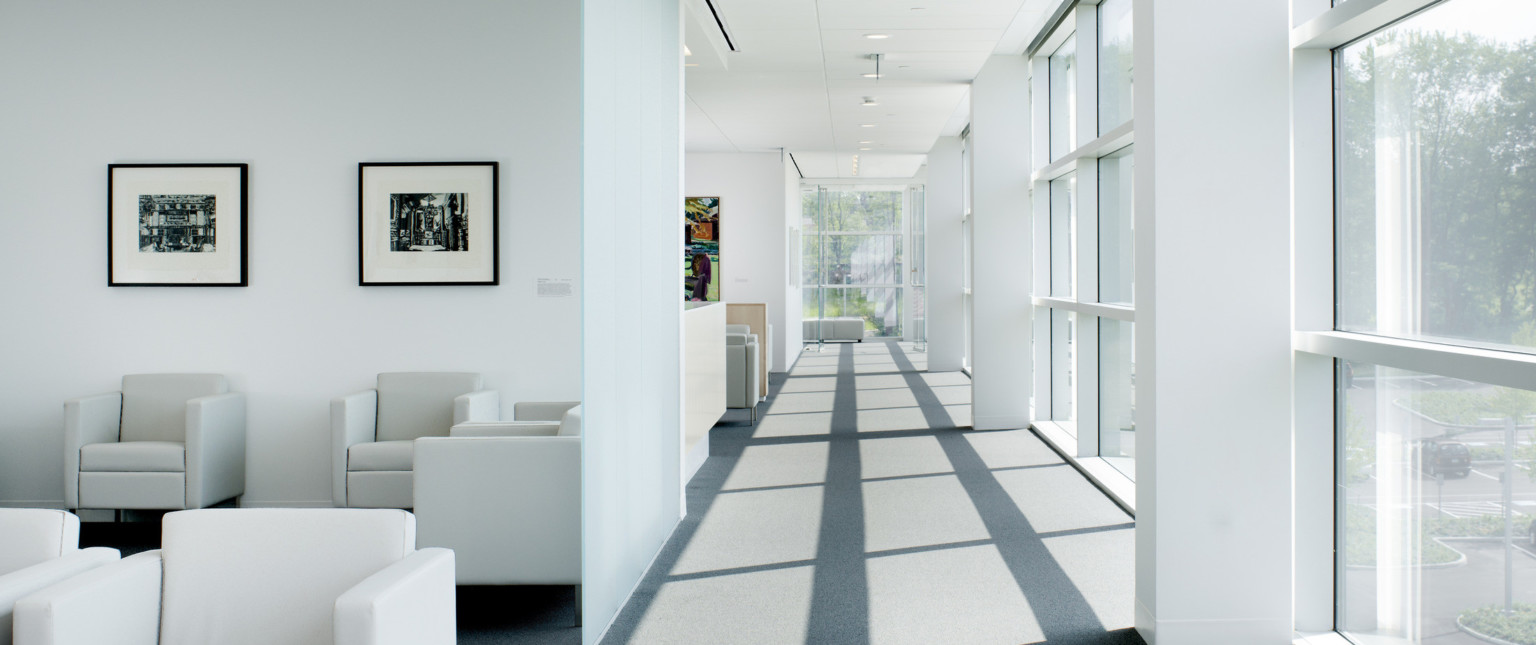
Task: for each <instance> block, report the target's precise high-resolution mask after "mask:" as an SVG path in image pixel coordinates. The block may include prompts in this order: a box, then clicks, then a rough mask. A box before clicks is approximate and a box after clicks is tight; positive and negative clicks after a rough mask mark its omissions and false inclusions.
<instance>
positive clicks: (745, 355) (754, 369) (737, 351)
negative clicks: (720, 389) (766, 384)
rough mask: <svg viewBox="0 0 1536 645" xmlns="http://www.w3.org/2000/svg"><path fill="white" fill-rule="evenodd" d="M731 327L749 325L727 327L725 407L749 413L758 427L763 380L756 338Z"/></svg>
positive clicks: (755, 335) (754, 335)
mask: <svg viewBox="0 0 1536 645" xmlns="http://www.w3.org/2000/svg"><path fill="white" fill-rule="evenodd" d="M732 327H746V325H726V326H725V407H726V408H734V409H742V408H745V409H747V410H748V411H749V417H750V420H751V422H752V423H753V424H754V425H755V424H757V404H758V401H759V399H758V391H759V389H760V387H761V381H760V380H759V379H761V378H762V376H761V372H760V370H761V367H760V363H759V361H760V360H761V354H759V352H758V347H757V334H748V333H742V332H740V331H732V329H731V328H732Z"/></svg>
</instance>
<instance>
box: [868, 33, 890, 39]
mask: <svg viewBox="0 0 1536 645" xmlns="http://www.w3.org/2000/svg"><path fill="white" fill-rule="evenodd" d="M864 37H865V38H868V39H870V40H885V39H887V38H890V37H891V35H890V34H864Z"/></svg>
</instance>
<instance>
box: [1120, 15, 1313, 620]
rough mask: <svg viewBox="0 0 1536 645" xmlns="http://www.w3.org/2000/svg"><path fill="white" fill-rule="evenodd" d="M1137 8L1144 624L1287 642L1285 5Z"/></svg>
mask: <svg viewBox="0 0 1536 645" xmlns="http://www.w3.org/2000/svg"><path fill="white" fill-rule="evenodd" d="M1135 12H1136V14H1135V18H1134V20H1135V30H1136V31H1135V34H1136V42H1135V48H1136V52H1135V56H1136V99H1135V100H1136V152H1135V154H1136V178H1135V184H1136V214H1135V218H1136V236H1137V240H1136V244H1137V253H1136V294H1135V295H1136V415H1137V424H1136V442H1137V446H1136V448H1137V464H1136V475H1137V478H1136V484H1137V491H1136V510H1137V514H1136V600H1137V608H1136V611H1137V618H1136V626H1137V629H1138V630H1139V631H1140V632H1141V633H1142V635H1143V636H1145V637H1146V638H1147V640H1148V642H1149V643H1154V644H1156V643H1161V644H1163V645H1173V644H1184V643H1284V642H1289V641H1290V640H1291V634H1292V632H1291V628H1292V621H1291V616H1292V608H1291V585H1292V580H1291V576H1292V568H1291V553H1292V551H1291V527H1292V520H1291V508H1292V504H1291V501H1292V499H1291V484H1292V481H1291V454H1292V446H1291V407H1290V402H1291V387H1292V383H1291V378H1290V365H1291V351H1290V350H1291V339H1290V320H1291V316H1290V304H1291V303H1290V298H1291V275H1290V209H1289V204H1290V192H1289V187H1290V168H1289V163H1290V152H1291V150H1290V142H1289V137H1288V132H1289V114H1290V107H1291V106H1290V101H1289V94H1288V90H1289V82H1290V81H1289V65H1290V51H1289V45H1288V40H1289V33H1288V29H1287V27H1288V25H1289V24H1290V22H1289V17H1288V12H1289V8H1288V4H1287V2H1286V0H1256V1H1254V2H1242V3H1212V2H1207V1H1205V0H1157V2H1152V1H1151V0H1138V1H1137V2H1136V4H1135ZM1190 34H1199V35H1200V37H1199V38H1190ZM1212 52H1220V55H1218V56H1213V55H1212ZM1213 80H1216V81H1219V83H1218V84H1217V85H1213V84H1212V83H1213ZM1191 97H1198V100H1191ZM1234 159H1241V162H1240V163H1230V161H1231V160H1234ZM1191 465H1198V467H1194V468H1192V467H1190V466H1191Z"/></svg>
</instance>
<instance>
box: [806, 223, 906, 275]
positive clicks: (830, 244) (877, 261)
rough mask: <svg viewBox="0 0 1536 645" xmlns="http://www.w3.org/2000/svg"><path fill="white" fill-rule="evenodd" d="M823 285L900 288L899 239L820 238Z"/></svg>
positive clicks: (884, 237)
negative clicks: (863, 285)
mask: <svg viewBox="0 0 1536 645" xmlns="http://www.w3.org/2000/svg"><path fill="white" fill-rule="evenodd" d="M822 239H823V242H822V243H823V244H824V245H825V249H824V252H825V258H824V261H825V262H826V267H827V272H826V275H825V276H824V278H825V280H826V281H825V282H824V284H901V276H902V274H901V265H902V257H901V256H902V249H901V236H900V235H890V234H876V235H830V234H829V235H823V236H822Z"/></svg>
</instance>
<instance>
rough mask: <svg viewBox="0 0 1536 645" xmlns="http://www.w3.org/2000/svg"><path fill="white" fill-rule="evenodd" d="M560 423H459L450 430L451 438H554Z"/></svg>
mask: <svg viewBox="0 0 1536 645" xmlns="http://www.w3.org/2000/svg"><path fill="white" fill-rule="evenodd" d="M558 432H560V424H559V423H551V422H547V421H496V422H491V423H459V424H455V425H454V426H453V427H452V428H449V429H448V436H450V437H553V436H555V434H556V433H558Z"/></svg>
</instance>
